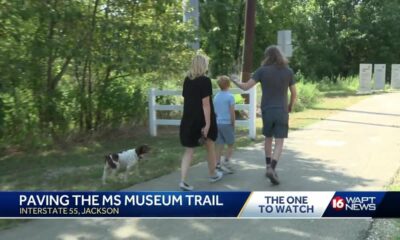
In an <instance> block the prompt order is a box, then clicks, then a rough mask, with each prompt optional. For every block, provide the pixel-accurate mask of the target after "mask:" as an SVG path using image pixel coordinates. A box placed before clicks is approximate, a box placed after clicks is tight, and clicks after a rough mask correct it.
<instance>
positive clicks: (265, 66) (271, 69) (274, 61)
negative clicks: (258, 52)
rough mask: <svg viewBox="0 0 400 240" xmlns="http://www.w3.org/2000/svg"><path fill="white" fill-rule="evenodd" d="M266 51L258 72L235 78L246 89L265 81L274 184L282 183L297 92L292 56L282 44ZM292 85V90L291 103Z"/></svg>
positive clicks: (266, 131)
mask: <svg viewBox="0 0 400 240" xmlns="http://www.w3.org/2000/svg"><path fill="white" fill-rule="evenodd" d="M264 55H265V59H264V60H263V61H262V63H261V67H259V68H258V69H257V70H256V71H255V72H254V74H253V75H252V77H251V79H250V80H249V81H247V82H245V83H239V82H236V81H233V82H234V83H235V84H236V85H237V86H238V87H239V88H241V89H242V90H245V91H246V90H248V89H250V88H252V87H253V86H254V85H256V84H257V82H260V83H261V88H262V100H261V110H262V120H263V134H264V136H265V161H266V165H267V171H266V176H267V177H268V178H269V179H270V181H271V182H272V184H279V179H278V175H277V174H276V165H277V164H278V161H279V158H280V156H281V153H282V149H283V142H284V139H285V138H287V136H288V130H289V112H291V111H292V108H293V106H294V104H295V101H296V95H297V93H296V86H295V80H294V76H293V71H292V69H290V68H289V67H288V60H287V59H286V58H285V57H284V56H283V54H282V52H281V51H280V50H279V48H278V47H277V46H270V47H268V48H267V49H266V50H265V52H264ZM288 89H289V90H290V93H291V94H290V102H289V104H288V96H287V92H288ZM273 139H275V148H274V151H273V152H272V141H273Z"/></svg>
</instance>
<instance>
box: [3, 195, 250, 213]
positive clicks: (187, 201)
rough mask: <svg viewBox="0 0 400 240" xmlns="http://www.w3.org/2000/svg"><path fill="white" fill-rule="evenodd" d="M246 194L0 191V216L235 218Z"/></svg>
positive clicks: (245, 198) (246, 196)
mask: <svg viewBox="0 0 400 240" xmlns="http://www.w3.org/2000/svg"><path fill="white" fill-rule="evenodd" d="M249 194H250V192H0V217H3V218H4V217H12V218H32V217H236V216H237V215H238V214H239V212H240V210H241V208H242V207H243V205H244V203H245V201H246V200H247V198H248V196H249Z"/></svg>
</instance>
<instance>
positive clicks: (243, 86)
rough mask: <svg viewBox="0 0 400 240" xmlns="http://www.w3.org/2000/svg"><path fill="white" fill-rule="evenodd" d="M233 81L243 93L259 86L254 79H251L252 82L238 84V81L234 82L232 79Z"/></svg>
mask: <svg viewBox="0 0 400 240" xmlns="http://www.w3.org/2000/svg"><path fill="white" fill-rule="evenodd" d="M231 81H232V82H233V83H234V84H235V85H236V86H237V87H238V88H240V89H242V90H243V91H247V90H249V89H250V88H252V87H253V86H254V85H256V84H257V82H256V81H255V80H254V79H252V78H250V80H249V81H247V82H238V81H236V80H234V79H232V78H231Z"/></svg>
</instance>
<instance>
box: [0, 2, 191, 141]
mask: <svg viewBox="0 0 400 240" xmlns="http://www.w3.org/2000/svg"><path fill="white" fill-rule="evenodd" d="M1 4H2V7H1V8H0V36H1V38H2V40H1V41H0V68H1V69H2V79H1V81H0V133H1V134H2V136H1V137H0V138H1V139H0V143H1V142H2V143H3V144H7V145H8V144H10V145H12V144H16V143H20V144H23V145H30V144H28V143H26V142H27V141H28V142H32V143H34V144H37V145H38V147H40V146H42V145H47V144H48V143H49V142H51V141H52V140H53V139H57V138H58V139H62V136H64V135H66V134H70V133H77V132H92V131H94V130H98V129H101V128H107V127H119V126H121V125H126V124H130V125H131V124H138V123H142V122H143V120H144V118H145V116H146V114H145V113H146V111H147V103H146V102H147V92H148V89H149V87H150V86H157V87H159V88H163V87H164V86H165V85H166V84H167V83H168V81H171V80H172V79H174V80H176V79H180V78H182V75H183V72H184V71H185V70H186V68H187V62H188V60H189V59H190V57H191V55H192V54H193V52H192V50H191V49H189V48H188V47H187V44H186V43H187V42H188V41H190V40H191V39H192V38H193V33H192V27H191V26H190V25H188V24H185V23H183V22H182V6H181V1H178V0H175V1H168V2H158V1H150V0H145V1H136V2H129V1H128V2H127V1H109V0H94V1H73V0H66V1H59V0H55V1H33V0H28V1H21V0H16V1H1ZM38 139H41V141H38ZM48 139H49V141H48ZM33 147H36V146H33Z"/></svg>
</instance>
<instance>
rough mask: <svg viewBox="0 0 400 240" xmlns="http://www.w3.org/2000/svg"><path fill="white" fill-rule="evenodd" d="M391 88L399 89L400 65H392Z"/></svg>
mask: <svg viewBox="0 0 400 240" xmlns="http://www.w3.org/2000/svg"><path fill="white" fill-rule="evenodd" d="M391 87H392V88H393V89H400V64H392V76H391Z"/></svg>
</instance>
